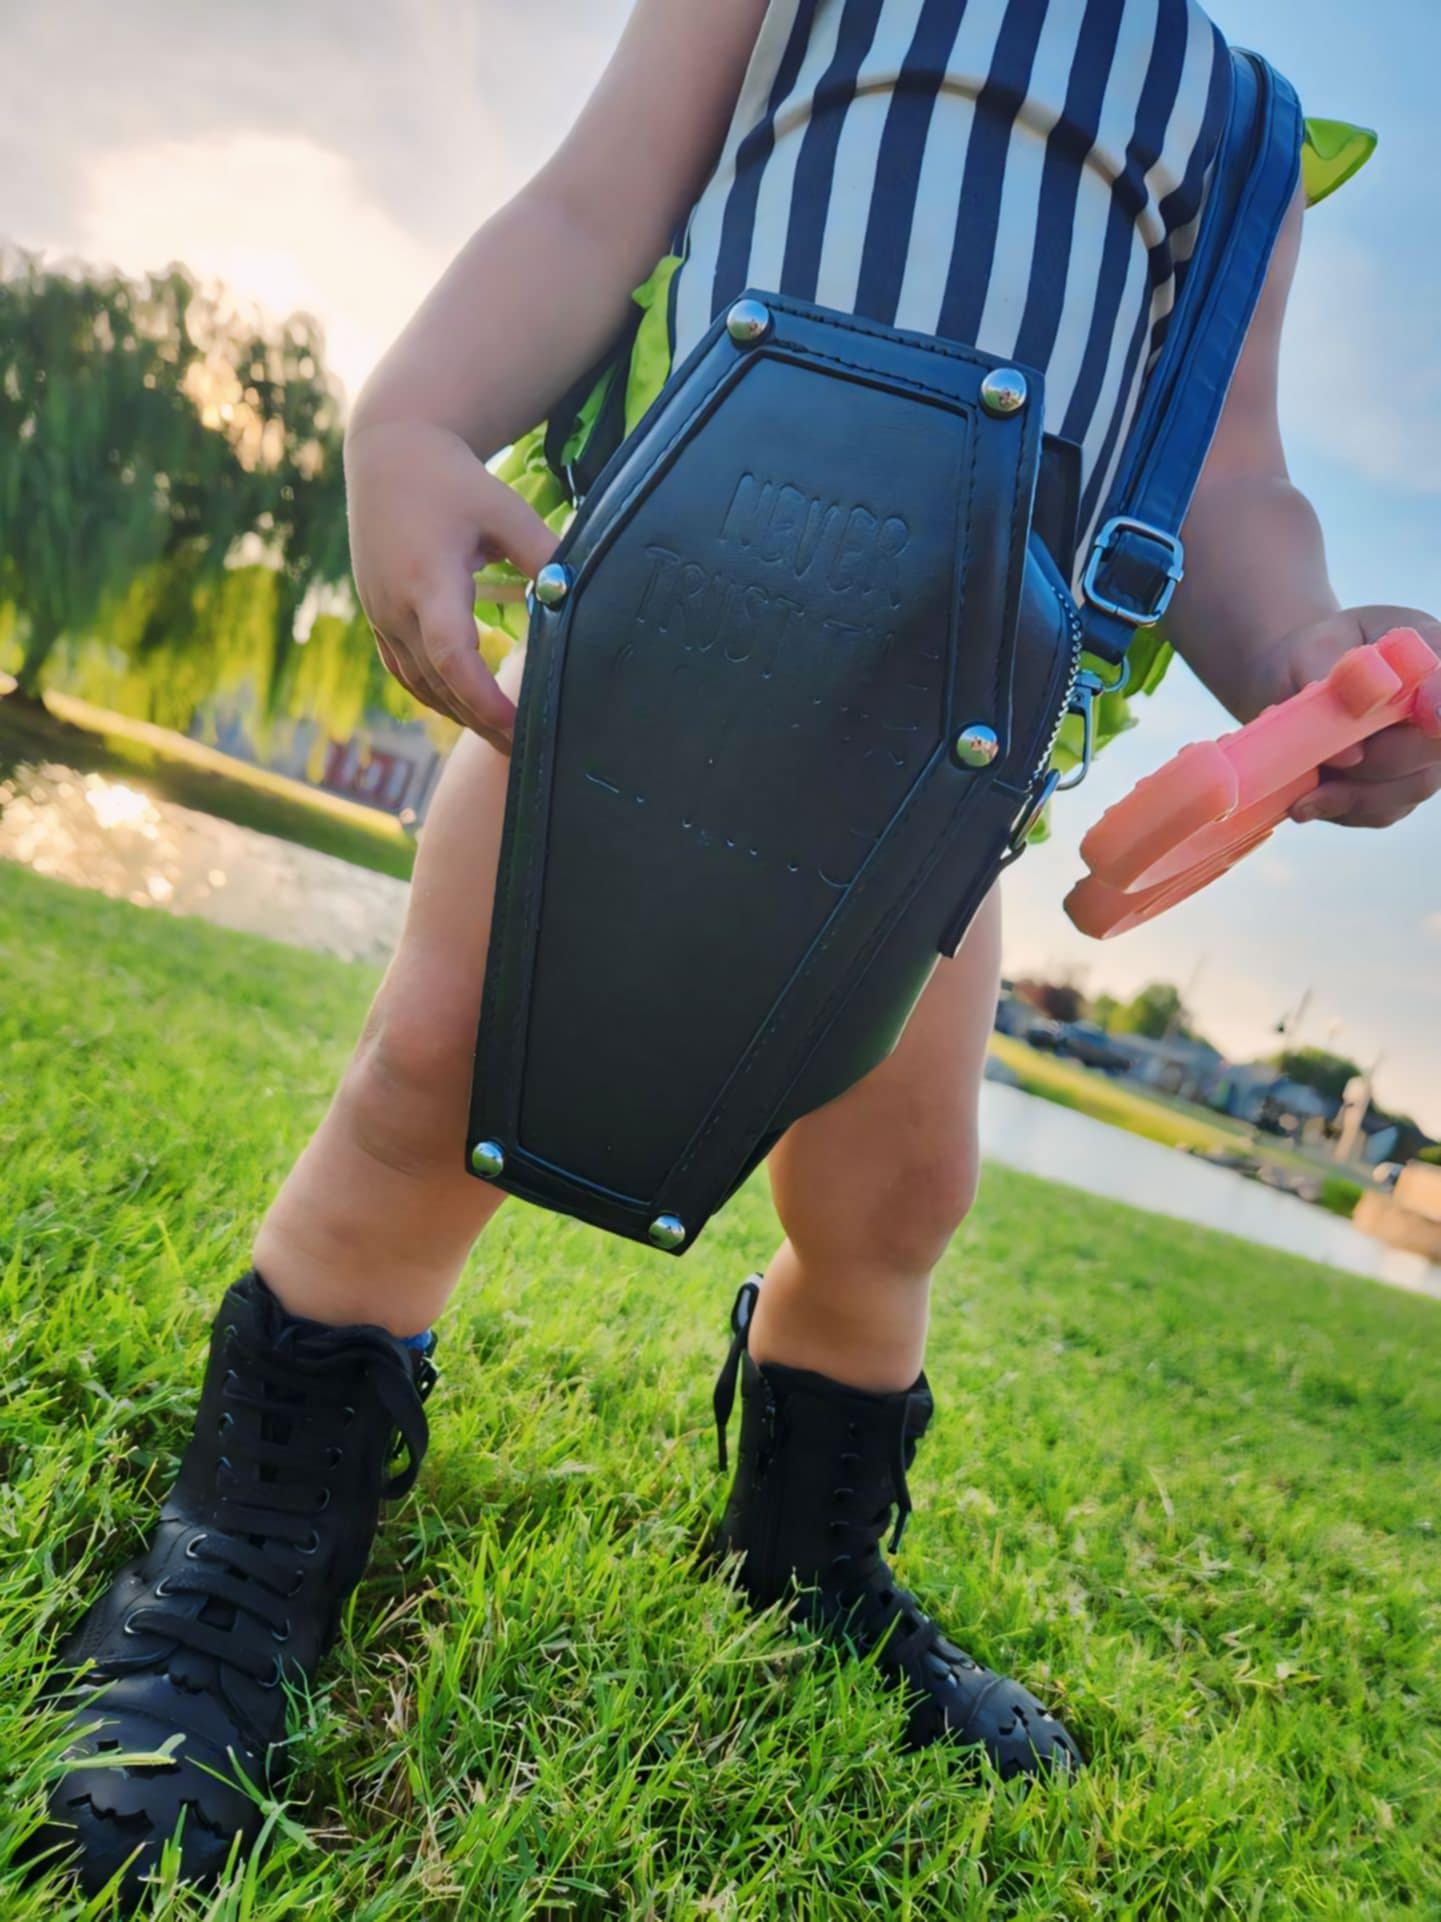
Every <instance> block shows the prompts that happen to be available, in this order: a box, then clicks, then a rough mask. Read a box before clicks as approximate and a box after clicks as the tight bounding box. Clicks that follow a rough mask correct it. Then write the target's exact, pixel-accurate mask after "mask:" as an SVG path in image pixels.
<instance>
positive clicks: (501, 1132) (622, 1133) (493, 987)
mask: <svg viewBox="0 0 1441 1922" xmlns="http://www.w3.org/2000/svg"><path fill="white" fill-rule="evenodd" d="M1041 419H1042V405H1041V385H1040V381H1039V378H1038V377H1037V376H1036V375H1034V374H1029V373H1023V372H1022V371H1021V370H1019V369H1016V368H1007V367H1005V366H1004V365H1003V364H1002V363H999V362H996V361H994V360H992V359H990V358H989V357H987V356H985V355H983V354H980V353H977V352H975V351H972V350H970V349H967V348H965V347H961V346H957V345H953V344H950V343H947V342H943V341H938V340H935V339H933V338H931V337H929V336H917V335H905V334H901V333H898V332H896V331H894V330H891V329H887V328H885V327H880V326H873V325H871V324H869V323H867V322H864V321H860V320H857V319H855V318H854V317H852V316H848V315H842V314H837V313H831V312H828V311H825V310H822V309H819V308H815V307H812V306H807V305H805V304H803V303H800V302H796V301H793V300H787V299H780V298H777V297H775V296H772V295H768V294H754V295H748V296H746V297H745V298H744V299H743V300H742V301H741V302H739V303H738V304H737V305H736V306H735V307H733V308H732V309H731V310H730V314H729V316H723V317H722V318H721V320H719V321H718V322H717V323H716V325H715V327H714V328H713V329H712V331H711V333H710V334H709V336H708V337H707V338H706V339H705V341H704V342H703V343H702V344H701V346H700V348H699V349H698V350H697V352H696V353H695V354H694V355H693V356H692V358H691V359H690V361H689V362H688V363H687V365H686V366H685V368H684V369H682V370H681V372H680V373H679V374H678V375H677V376H676V377H675V378H674V379H673V380H672V382H671V383H670V385H669V386H668V387H667V389H666V392H665V393H664V395H663V396H662V397H661V400H660V402H659V403H658V404H657V406H656V408H655V409H653V410H652V413H651V414H650V415H649V416H648V418H647V420H646V422H645V423H644V424H643V425H642V427H641V429H640V430H639V432H638V433H637V435H636V436H635V437H634V439H633V440H632V441H631V442H629V443H628V444H627V445H626V446H625V447H624V448H623V450H622V452H621V454H620V455H619V457H618V458H617V459H616V460H615V461H613V462H612V463H611V465H610V467H609V468H607V470H606V471H605V472H604V473H603V475H602V476H601V479H600V481H599V483H598V484H597V486H596V487H595V489H594V490H593V491H592V493H591V494H590V496H589V497H588V499H587V501H586V503H585V506H584V508H583V510H582V511H581V513H580V515H579V516H578V518H577V519H576V521H575V522H574V524H573V525H572V527H571V529H570V531H569V533H568V534H567V536H566V539H565V542H564V544H563V546H562V549H561V551H560V555H559V560H558V564H555V565H553V566H552V567H551V568H549V569H547V570H546V571H545V573H544V575H543V576H542V577H541V579H540V580H539V581H538V582H537V598H538V600H541V601H544V600H547V599H548V600H549V603H550V604H549V605H544V604H542V605H538V606H537V607H536V609H535V614H534V617H533V620H532V626H531V634H530V642H529V648H528V653H527V659H526V667H525V679H524V685H523V691H522V695H521V701H520V712H519V722H518V727H517V733H516V741H515V753H514V765H513V768H512V773H511V785H510V792H509V805H508V810H507V815H506V823H505V836H504V844H503V849H502V854H501V864H500V876H499V883H498V888H497V894H496V904H495V919H494V925H493V931H492V937H491V946H490V956H489V963H488V972H487V976H486V985H485V1005H484V1010H483V1014H482V1019H481V1027H480V1040H479V1047H478V1053H477V1063H476V1079H475V1096H474V1105H473V1110H472V1116H471V1131H470V1144H471V1165H472V1167H473V1168H474V1169H475V1171H476V1172H477V1173H481V1174H484V1175H486V1176H488V1178H491V1179H499V1180H500V1182H501V1183H502V1185H503V1186H504V1187H506V1188H507V1189H509V1190H510V1191H511V1192H513V1193H515V1194H518V1195H522V1196H525V1197H526V1198H527V1199H530V1200H533V1201H538V1202H542V1203H545V1204H547V1205H549V1206H552V1207H557V1208H561V1209H564V1210H565V1211H566V1212H567V1213H570V1214H574V1215H578V1216H580V1217H582V1218H583V1219H585V1220H588V1221H591V1222H595V1223H597V1224H598V1225H599V1226H601V1227H604V1228H607V1229H611V1230H613V1231H616V1232H619V1233H622V1234H626V1235H631V1236H634V1237H636V1238H637V1239H643V1240H644V1239H648V1240H650V1241H652V1242H654V1243H655V1244H657V1245H659V1246H662V1247H666V1248H670V1249H673V1250H676V1251H678V1250H680V1249H681V1248H683V1247H686V1246H688V1245H690V1243H691V1242H693V1241H694V1239H695V1237H696V1235H697V1233H698V1232H699V1230H700V1228H701V1227H702V1226H703V1225H704V1223H705V1221H706V1220H707V1218H708V1217H709V1216H710V1215H711V1213H712V1212H713V1211H714V1210H715V1209H716V1208H717V1207H718V1206H719V1205H720V1204H721V1202H722V1201H724V1200H725V1198H726V1196H727V1195H728V1194H729V1193H730V1192H731V1190H732V1189H733V1188H734V1187H735V1186H736V1184H737V1182H738V1181H739V1180H741V1179H742V1178H743V1177H744V1176H745V1175H746V1174H747V1173H748V1172H749V1170H750V1169H751V1168H752V1167H754V1165H755V1164H756V1162H757V1161H758V1159H759V1158H760V1157H761V1156H762V1155H763V1154H764V1153H765V1152H766V1151H767V1150H768V1148H769V1147H770V1145H771V1144H772V1143H773V1142H774V1141H775V1139H776V1138H777V1136H778V1135H779V1134H780V1132H781V1131H782V1130H783V1129H784V1128H785V1127H786V1126H787V1125H788V1124H789V1123H790V1122H792V1121H793V1120H795V1119H796V1118H797V1117H798V1116H799V1115H802V1114H805V1113H806V1112H807V1111H808V1110H810V1109H812V1108H814V1107H816V1106H818V1105H819V1104H820V1103H821V1102H824V1101H826V1100H828V1099H830V1098H831V1097H832V1096H834V1095H837V1094H839V1093H840V1092H842V1091H843V1090H844V1089H845V1088H847V1087H849V1086H850V1085H851V1084H852V1083H853V1082H854V1081H855V1080H857V1079H858V1078H859V1077H860V1076H861V1075H863V1074H865V1073H866V1072H867V1071H868V1070H869V1069H871V1068H872V1067H874V1066H875V1065H876V1064H877V1063H878V1062H879V1061H880V1060H882V1058H883V1057H884V1056H885V1055H886V1053H887V1052H888V1051H889V1050H890V1048H891V1047H892V1046H893V1045H894V1043H895V1041H896V1038H897V1036H898V1035H899V1033H900V1031H901V1028H902V1026H903V1025H904V1023H905V1020H906V1017H907V1015H908V1014H909V1012H910V1010H911V1008H912V1006H913V1005H914V1003H915V1000H916V997H917V996H918V995H919V993H920V991H921V989H922V987H923V986H924V985H925V982H926V980H927V978H928V977H929V975H930V973H931V970H932V968H933V967H934V966H935V965H936V961H937V957H938V955H940V954H941V953H943V952H948V951H950V950H951V949H953V948H954V947H955V946H956V945H957V943H958V941H959V939H960V936H961V934H962V933H963V931H964V929H965V927H966V925H967V923H968V922H969V920H970V918H971V916H972V914H973V913H974V911H975V909H976V907H977V905H978V904H979V902H980V900H981V899H982V898H983V896H984V894H985V892H986V890H987V889H988V888H989V887H990V886H991V884H992V882H993V881H994V880H995V877H996V874H997V872H998V870H999V868H1000V866H1001V865H1002V863H1003V861H1004V859H1005V857H1006V854H1007V851H1008V850H1009V849H1010V848H1011V847H1012V846H1013V845H1014V844H1015V842H1016V839H1017V835H1018V833H1023V832H1024V830H1025V828H1026V826H1027V824H1028V818H1029V817H1030V816H1031V815H1032V814H1033V812H1034V798H1035V794H1036V788H1037V782H1038V779H1039V778H1040V776H1041V775H1042V772H1043V770H1044V768H1045V766H1046V763H1047V761H1048V759H1049V755H1050V750H1051V746H1052V742H1053V739H1054V736H1055V733H1056V729H1057V727H1058V725H1059V723H1060V720H1061V717H1062V715H1063V714H1064V712H1065V710H1066V707H1067V704H1068V701H1069V698H1070V695H1071V691H1072V687H1073V683H1074V679H1075V675H1076V670H1077V666H1078V660H1079V635H1078V631H1077V628H1076V623H1075V616H1074V609H1073V607H1072V604H1071V602H1070V600H1069V598H1068V596H1067V595H1066V594H1065V592H1064V590H1063V588H1062V587H1061V583H1060V580H1059V576H1058V575H1057V574H1056V571H1055V569H1054V567H1053V566H1052V564H1051V563H1050V562H1049V560H1048V558H1047V557H1046V555H1045V553H1044V551H1043V550H1042V549H1041V548H1040V546H1039V543H1036V542H1033V541H1032V539H1031V535H1030V529H1031V522H1032V510H1033V501H1034V495H1035V492H1036V485H1037V476H1038V470H1039V464H1040V456H1041Z"/></svg>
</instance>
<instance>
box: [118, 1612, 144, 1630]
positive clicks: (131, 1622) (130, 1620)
mask: <svg viewBox="0 0 1441 1922" xmlns="http://www.w3.org/2000/svg"><path fill="white" fill-rule="evenodd" d="M138 1613H139V1610H138V1609H134V1608H132V1609H131V1610H130V1612H129V1614H128V1615H127V1616H126V1617H125V1619H124V1620H123V1621H122V1622H121V1624H120V1629H121V1633H122V1634H125V1635H143V1634H144V1632H145V1631H144V1630H143V1629H139V1628H137V1627H136V1626H135V1617H136V1615H137V1614H138Z"/></svg>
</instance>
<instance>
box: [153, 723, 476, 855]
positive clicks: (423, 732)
mask: <svg viewBox="0 0 1441 1922" xmlns="http://www.w3.org/2000/svg"><path fill="white" fill-rule="evenodd" d="M255 717H256V701H255V697H254V695H253V694H252V693H250V692H249V691H248V690H247V691H246V692H245V693H243V694H236V695H228V696H227V697H226V698H225V700H223V701H217V702H213V703H210V704H208V705H207V706H206V707H204V708H202V709H201V710H200V711H199V712H198V713H197V714H196V716H195V719H194V720H193V721H192V723H191V726H190V732H191V734H192V735H193V736H194V737H195V739H197V740H201V741H207V742H209V743H211V744H212V745H214V746H215V747H218V748H219V749H220V750H221V752H222V753H224V754H232V755H234V756H235V757H236V759H237V760H241V761H249V762H250V764H251V766H252V767H263V768H268V769H269V770H270V772H271V773H273V774H283V775H286V776H288V777H289V779H291V780H293V781H304V782H305V783H306V784H307V786H310V787H318V788H323V789H325V790H326V791H327V792H328V793H331V794H343V795H345V796H346V797H347V798H348V799H350V800H352V801H359V802H361V803H363V804H364V805H365V806H367V807H373V808H380V809H381V810H382V811H383V812H384V813H386V814H393V815H395V816H396V817H397V818H398V819H399V820H402V821H404V822H405V823H406V825H407V826H410V825H413V824H415V823H418V822H420V821H423V820H424V819H425V814H426V809H427V808H428V807H429V805H430V799H431V796H432V795H433V794H434V792H435V784H436V781H437V780H438V778H439V776H440V770H441V767H442V766H443V764H444V761H445V756H444V754H443V753H442V752H441V751H440V749H439V748H437V746H436V745H435V742H434V741H433V740H432V739H431V737H430V734H429V732H428V731H427V729H426V727H425V726H424V724H423V723H422V722H420V721H397V720H396V719H395V718H394V717H393V716H392V715H389V714H370V715H367V717H366V719H365V721H364V723H363V724H362V726H361V727H360V728H359V729H357V730H356V732H355V733H354V734H352V735H350V736H349V737H348V738H347V739H346V740H343V741H337V740H334V739H332V738H331V736H330V735H329V734H328V733H327V731H326V730H325V729H324V728H323V727H322V726H320V724H319V723H318V722H315V721H287V720H276V721H272V722H271V723H270V724H269V725H268V726H267V727H266V729H265V730H264V733H263V735H261V736H259V738H257V736H258V730H257V729H256V726H255ZM262 743H263V744H262Z"/></svg>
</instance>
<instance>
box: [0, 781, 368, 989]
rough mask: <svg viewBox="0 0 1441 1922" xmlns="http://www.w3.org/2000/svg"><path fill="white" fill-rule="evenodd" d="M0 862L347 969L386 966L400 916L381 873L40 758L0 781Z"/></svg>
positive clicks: (124, 783)
mask: <svg viewBox="0 0 1441 1922" xmlns="http://www.w3.org/2000/svg"><path fill="white" fill-rule="evenodd" d="M0 859H4V860H9V861H18V862H20V863H22V864H23V865H24V866H25V867H28V868H30V869H32V870H33V871H34V872H35V873H36V874H44V875H48V876H50V877H51V878H52V879H53V880H57V881H69V882H72V883H74V884H75V885H77V886H79V887H87V888H98V889H99V890H100V892H101V893H103V894H109V895H112V896H114V897H115V898H116V899H117V900H122V901H133V902H134V903H135V904H136V905H137V906H138V907H146V908H148V907H159V908H165V909H168V910H169V911H170V912H171V913H172V914H196V915H200V916H202V917H203V918H204V919H205V920H207V921H214V922H216V923H218V924H219V925H220V926H221V927H226V928H235V929H239V930H241V931H242V932H244V933H247V934H266V935H270V936H271V937H273V938H274V939H276V940H279V941H288V942H291V943H292V944H293V945H295V946H297V947H306V948H315V949H318V950H319V951H320V952H321V953H322V954H333V955H339V956H340V957H342V958H343V959H345V960H348V961H384V960H386V959H387V958H388V956H389V955H390V953H391V951H392V949H393V948H394V946H395V943H396V941H397V939H398V938H399V934H400V924H401V920H402V917H403V915H404V912H405V897H406V886H405V883H404V882H403V881H397V880H395V879H393V878H392V877H391V876H390V875H386V874H373V873H371V872H370V870H369V869H367V868H358V867H354V866H352V865H351V864H350V863H349V862H348V861H339V860H336V859H335V857H334V856H333V855H329V854H319V853H317V852H316V851H315V849H313V848H302V847H296V846H295V845H293V843H291V842H289V841H281V840H277V839H275V838H274V837H273V836H271V835H268V834H258V833H256V831H255V830H254V829H253V828H245V827H237V826H236V825H235V824H234V823H233V822H230V821H219V820H216V819H215V817H214V816H213V815H209V814H199V813H197V812H196V811H195V810H194V809H192V808H186V807H180V806H178V805H177V804H176V803H175V802H173V801H162V800H156V799H155V798H154V797H153V796H152V795H149V794H147V793H145V792H144V790H143V789H141V788H137V787H132V786H130V785H129V783H128V782H125V781H119V780H115V779H113V778H112V777H111V776H109V775H105V774H99V773H95V772H88V773H81V772H79V771H78V770H76V769H75V768H69V767H63V766H61V765H59V764H58V763H55V762H49V761H47V762H41V763H22V764H20V765H19V766H18V767H15V768H13V769H10V770H7V772H6V774H5V778H4V779H3V780H0Z"/></svg>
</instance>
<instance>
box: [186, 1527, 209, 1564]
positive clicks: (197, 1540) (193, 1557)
mask: <svg viewBox="0 0 1441 1922" xmlns="http://www.w3.org/2000/svg"><path fill="white" fill-rule="evenodd" d="M209 1539H210V1537H209V1535H208V1534H206V1533H205V1531H204V1530H203V1529H202V1530H201V1532H200V1534H198V1535H192V1536H191V1537H190V1540H189V1541H188V1542H187V1543H186V1544H185V1559H186V1560H187V1561H191V1562H195V1561H199V1559H200V1557H199V1556H198V1555H197V1554H196V1553H195V1551H196V1549H197V1548H199V1546H200V1544H201V1543H202V1542H206V1541H209Z"/></svg>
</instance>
